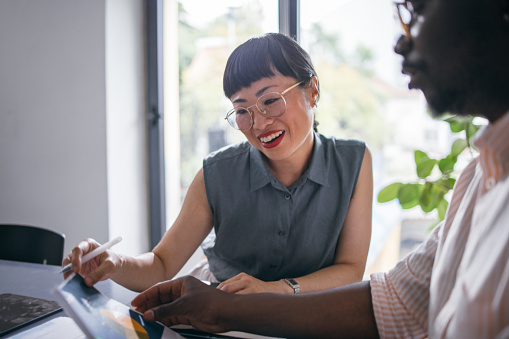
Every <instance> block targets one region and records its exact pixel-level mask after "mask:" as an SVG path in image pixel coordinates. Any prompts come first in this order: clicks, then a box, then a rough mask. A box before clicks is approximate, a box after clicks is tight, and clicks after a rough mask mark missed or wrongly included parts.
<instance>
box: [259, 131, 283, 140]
mask: <svg viewBox="0 0 509 339" xmlns="http://www.w3.org/2000/svg"><path fill="white" fill-rule="evenodd" d="M281 134H283V131H279V132H276V133H272V134H271V135H268V136H266V137H263V138H260V141H261V142H264V143H268V142H271V141H272V140H274V139H276V138H277V137H278V136H280V135H281Z"/></svg>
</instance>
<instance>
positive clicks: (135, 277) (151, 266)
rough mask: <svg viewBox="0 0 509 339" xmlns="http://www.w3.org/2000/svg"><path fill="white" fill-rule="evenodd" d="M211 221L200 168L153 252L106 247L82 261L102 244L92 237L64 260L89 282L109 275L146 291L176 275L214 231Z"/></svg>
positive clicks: (90, 283) (123, 283) (91, 282)
mask: <svg viewBox="0 0 509 339" xmlns="http://www.w3.org/2000/svg"><path fill="white" fill-rule="evenodd" d="M212 224H213V221H212V213H211V211H210V208H209V206H208V202H207V197H206V194H205V182H204V178H203V171H202V170H200V171H199V172H198V174H197V175H196V177H195V178H194V180H193V182H192V183H191V186H190V187H189V190H188V192H187V194H186V198H185V199H184V203H183V205H182V209H181V211H180V214H179V216H178V217H177V220H176V221H175V223H174V224H173V225H172V227H171V228H170V229H169V230H168V231H167V232H166V233H165V235H164V236H163V238H162V240H161V241H160V242H159V244H158V245H157V246H156V247H155V248H154V249H153V251H152V252H148V253H144V254H141V255H139V256H136V257H132V256H128V255H123V254H117V253H115V252H112V251H107V252H105V253H103V254H102V255H100V256H98V257H96V258H95V259H94V260H91V261H89V262H87V263H86V264H84V265H81V257H82V255H84V254H86V253H88V252H90V251H91V250H93V249H94V248H96V247H97V246H99V244H98V243H97V242H96V241H94V240H93V239H86V240H84V241H82V242H81V243H80V244H78V245H77V246H76V247H75V248H74V249H73V251H72V253H71V254H70V255H69V256H68V257H67V258H66V259H65V260H64V262H63V264H64V265H66V264H67V263H69V262H72V263H73V267H74V268H75V269H74V272H75V273H77V272H80V273H81V274H82V275H83V276H84V277H85V283H86V284H88V285H93V284H95V283H96V282H98V281H100V280H104V279H108V278H110V279H112V280H113V281H115V282H116V283H118V284H120V285H122V286H124V287H126V288H129V289H131V290H133V291H143V290H144V289H147V288H148V287H150V286H152V285H154V284H156V283H158V282H161V281H164V280H168V279H171V278H173V277H174V276H175V274H177V273H178V271H179V270H180V269H181V268H182V266H184V264H185V263H186V261H187V260H188V259H189V258H190V257H191V255H192V254H193V253H194V251H195V250H196V249H197V248H198V246H199V245H200V244H201V242H202V241H203V239H205V237H206V236H207V234H208V233H209V232H210V231H211V229H212ZM69 274H70V273H69Z"/></svg>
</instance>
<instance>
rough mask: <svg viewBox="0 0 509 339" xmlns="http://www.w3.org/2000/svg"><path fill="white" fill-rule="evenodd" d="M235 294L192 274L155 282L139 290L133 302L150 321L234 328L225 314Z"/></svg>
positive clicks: (215, 329) (212, 328) (207, 328)
mask: <svg viewBox="0 0 509 339" xmlns="http://www.w3.org/2000/svg"><path fill="white" fill-rule="evenodd" d="M234 297H235V296H234V295H232V294H229V293H225V292H222V291H219V290H217V289H216V288H214V287H211V286H208V285H205V284H204V283H202V282H201V281H199V280H198V279H195V278H193V277H189V276H188V277H182V278H179V279H176V280H170V281H165V282H162V283H159V284H156V285H154V286H152V287H150V288H149V289H147V290H146V291H144V292H142V293H140V294H139V295H138V296H137V297H136V298H134V299H133V301H132V302H131V305H132V306H134V307H135V308H136V310H137V311H139V312H141V313H143V317H144V318H145V319H146V320H148V321H159V322H161V323H163V324H165V325H167V326H173V325H177V324H185V325H191V326H193V327H194V328H196V329H199V330H202V331H206V332H226V331H229V330H231V329H230V328H228V326H227V325H226V324H225V322H224V320H225V319H224V317H223V315H224V314H225V313H228V312H224V310H225V309H228V308H229V307H230V305H231V303H232V299H233V298H234Z"/></svg>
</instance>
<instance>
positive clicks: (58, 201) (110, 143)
mask: <svg viewBox="0 0 509 339" xmlns="http://www.w3.org/2000/svg"><path fill="white" fill-rule="evenodd" d="M142 3H143V1H142V0H107V1H106V0H87V1H81V0H0V223H22V224H32V225H40V226H43V227H46V228H50V229H53V230H56V231H58V232H62V233H65V235H66V252H67V251H69V250H70V249H71V248H72V246H73V245H74V244H75V243H77V242H78V241H80V240H81V239H83V238H84V237H93V238H96V239H97V240H98V241H100V242H104V241H107V240H108V238H109V237H110V236H116V235H122V236H123V238H124V241H123V243H121V244H119V245H117V248H118V249H119V250H122V251H124V252H128V253H131V254H137V253H139V252H142V251H145V250H146V249H148V248H147V247H148V240H147V239H148V236H147V234H146V233H147V229H148V226H147V224H148V222H147V219H148V217H147V208H146V199H147V194H146V180H147V179H146V168H145V164H146V152H145V147H146V145H145V140H146V137H145V126H144V123H145V120H144V118H143V112H144V102H145V99H144V96H145V92H144V54H143V50H144V42H143V36H144V35H143V34H144V33H143V30H144V24H143V20H142V18H143V6H142Z"/></svg>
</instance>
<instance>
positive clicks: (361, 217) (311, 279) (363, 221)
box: [218, 148, 373, 294]
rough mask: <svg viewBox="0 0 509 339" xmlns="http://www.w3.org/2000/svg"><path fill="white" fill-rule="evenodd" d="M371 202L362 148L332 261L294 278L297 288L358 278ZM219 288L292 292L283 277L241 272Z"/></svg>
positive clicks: (363, 260) (367, 165) (365, 250)
mask: <svg viewBox="0 0 509 339" xmlns="http://www.w3.org/2000/svg"><path fill="white" fill-rule="evenodd" d="M372 206H373V170H372V162H371V153H370V151H369V149H368V148H366V151H365V152H364V158H363V161H362V165H361V169H360V173H359V178H358V179H357V185H356V187H355V191H354V194H353V197H352V199H351V201H350V205H349V207H348V212H347V214H346V218H345V222H344V224H343V229H342V230H341V233H340V235H339V241H338V247H337V250H336V257H335V258H334V264H333V265H331V266H329V267H326V268H323V269H321V270H318V271H316V272H313V273H311V274H308V275H306V276H302V277H288V278H294V279H295V280H296V281H297V282H298V283H299V285H300V292H301V293H303V292H312V291H319V290H325V289H329V288H333V287H337V286H342V285H346V284H350V283H353V282H358V281H360V280H362V277H363V274H364V270H365V267H366V259H367V256H368V250H369V243H370V240H371V218H372ZM218 288H219V289H221V290H223V291H226V292H230V293H238V294H250V293H266V292H274V293H293V292H294V291H293V289H292V288H291V287H290V286H289V285H288V284H286V283H285V282H283V281H270V282H263V281H261V280H258V279H256V278H254V277H252V276H250V275H248V274H245V273H241V274H239V275H237V276H235V277H233V278H231V279H228V280H226V281H224V282H223V283H221V284H220V285H219V286H218Z"/></svg>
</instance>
